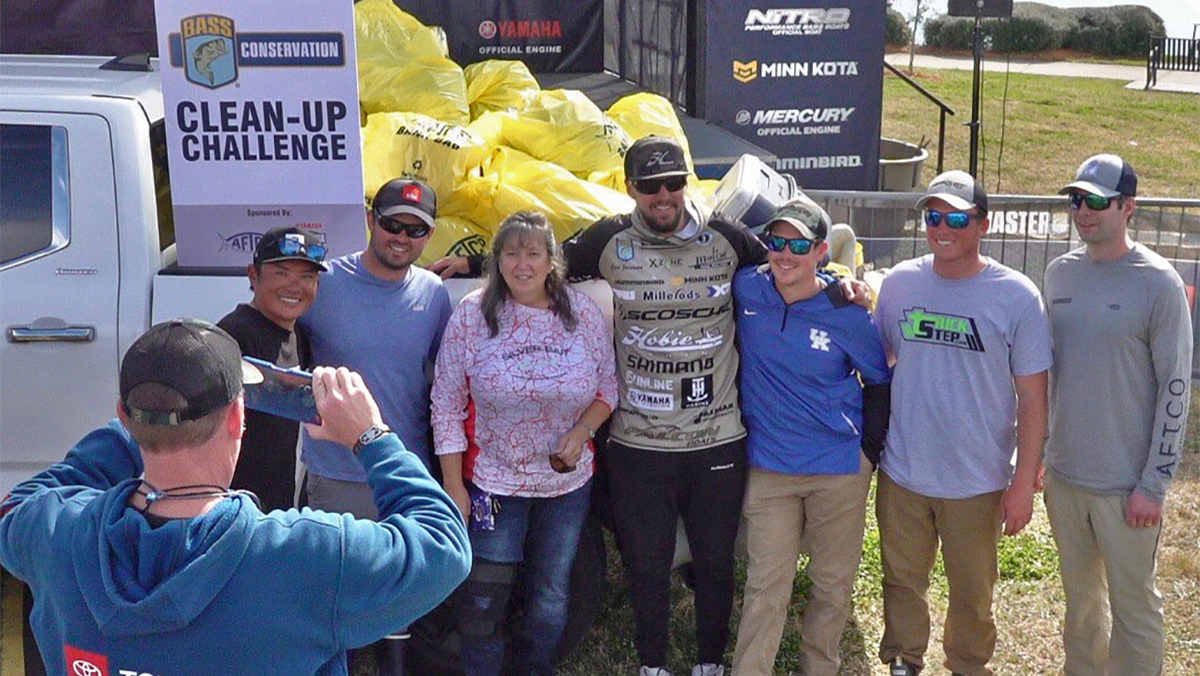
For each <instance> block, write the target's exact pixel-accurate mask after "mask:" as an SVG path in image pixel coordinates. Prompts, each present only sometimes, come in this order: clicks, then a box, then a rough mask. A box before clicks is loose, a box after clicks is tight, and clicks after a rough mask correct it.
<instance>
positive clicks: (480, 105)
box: [463, 59, 542, 120]
mask: <svg viewBox="0 0 1200 676" xmlns="http://www.w3.org/2000/svg"><path fill="white" fill-rule="evenodd" d="M463 75H464V76H465V77H466V78H467V103H468V104H469V105H470V106H471V119H472V120H475V119H478V118H479V116H480V115H482V114H484V113H486V112H488V111H492V110H508V109H509V108H511V109H513V110H518V111H519V110H524V108H525V106H527V105H529V102H530V101H532V100H533V99H534V97H536V96H537V93H538V92H539V91H541V90H542V87H541V85H539V84H538V82H537V80H536V79H534V77H533V74H532V73H530V72H529V67H528V66H526V65H525V64H524V63H522V62H520V61H503V60H500V59H489V60H487V61H480V62H479V63H473V64H471V65H469V66H467V67H466V68H464V69H463Z"/></svg>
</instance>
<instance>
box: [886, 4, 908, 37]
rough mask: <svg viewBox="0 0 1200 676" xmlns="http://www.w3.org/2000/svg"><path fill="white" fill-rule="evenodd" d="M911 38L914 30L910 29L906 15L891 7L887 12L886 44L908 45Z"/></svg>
mask: <svg viewBox="0 0 1200 676" xmlns="http://www.w3.org/2000/svg"><path fill="white" fill-rule="evenodd" d="M911 40H912V31H910V30H909V29H908V22H906V21H905V20H904V16H902V15H901V14H900V12H897V11H896V10H894V9H892V8H890V7H889V8H888V12H887V32H886V35H885V38H884V41H885V44H889V45H895V46H897V47H906V46H908V43H909V42H910V41H911Z"/></svg>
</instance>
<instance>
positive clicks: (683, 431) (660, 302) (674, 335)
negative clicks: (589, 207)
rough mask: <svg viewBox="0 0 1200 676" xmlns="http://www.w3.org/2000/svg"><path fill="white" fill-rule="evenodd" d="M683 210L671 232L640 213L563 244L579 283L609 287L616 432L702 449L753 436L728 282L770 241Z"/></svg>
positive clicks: (653, 446) (635, 443) (652, 443)
mask: <svg viewBox="0 0 1200 676" xmlns="http://www.w3.org/2000/svg"><path fill="white" fill-rule="evenodd" d="M686 212H687V214H686V216H685V217H686V218H688V219H689V220H690V223H689V225H688V226H685V227H684V228H683V229H682V230H681V231H680V232H679V233H676V234H674V235H668V236H663V235H660V234H657V233H655V232H654V231H653V230H650V229H649V228H648V227H646V225H645V224H644V223H642V222H641V218H640V216H638V215H637V214H636V213H635V214H627V215H623V216H618V217H614V218H608V219H604V220H602V221H600V222H598V223H596V224H595V225H593V226H591V227H590V228H588V229H587V230H585V231H584V232H582V233H580V234H579V235H577V236H575V237H574V238H572V239H571V240H570V241H568V242H566V243H565V244H564V245H563V250H564V253H565V254H566V257H567V267H568V271H569V276H570V277H571V279H572V280H573V281H579V280H584V279H595V278H603V279H604V280H606V281H607V282H608V283H609V285H610V286H611V287H612V290H613V319H614V323H615V328H614V334H613V337H614V343H615V348H616V356H617V379H618V381H619V386H620V405H619V407H618V408H617V410H616V411H615V412H614V414H613V418H612V424H611V428H610V431H609V434H610V435H611V436H612V438H614V439H616V440H617V441H619V442H621V443H622V444H625V445H627V446H632V447H635V448H643V449H650V450H660V451H686V450H696V449H702V448H709V447H712V446H717V445H719V444H723V443H727V442H730V441H734V440H736V439H741V438H743V437H744V436H746V430H745V428H744V427H743V426H742V421H741V414H740V411H739V410H738V405H737V402H738V393H737V369H738V355H737V351H736V348H735V346H734V340H733V336H734V307H733V295H732V293H731V292H730V289H731V285H732V282H733V275H734V273H735V272H736V271H737V269H738V268H740V267H743V266H746V265H751V264H756V263H759V262H762V261H763V260H764V259H765V257H766V249H765V248H764V247H763V245H762V244H761V243H760V242H759V241H758V240H757V239H756V238H755V237H754V235H752V234H751V233H750V232H749V231H747V230H746V229H745V228H741V227H739V226H736V225H732V224H730V223H727V222H725V221H721V220H717V219H711V220H710V219H709V217H708V215H707V214H705V213H703V212H702V211H701V210H700V209H699V208H698V207H697V205H695V204H694V203H692V202H690V201H688V202H687V208H686Z"/></svg>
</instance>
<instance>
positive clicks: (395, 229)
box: [375, 212, 433, 239]
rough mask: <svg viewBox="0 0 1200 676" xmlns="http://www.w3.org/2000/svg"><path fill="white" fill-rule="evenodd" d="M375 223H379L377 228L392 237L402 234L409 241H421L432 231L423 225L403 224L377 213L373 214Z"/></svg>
mask: <svg viewBox="0 0 1200 676" xmlns="http://www.w3.org/2000/svg"><path fill="white" fill-rule="evenodd" d="M375 221H376V222H377V223H379V227H381V228H383V229H384V230H386V231H388V232H390V233H392V234H393V235H399V234H400V233H401V232H403V233H404V234H406V235H408V237H409V239H421V238H422V237H424V236H426V235H428V234H429V231H430V230H432V229H433V228H430V227H429V226H428V225H426V224H425V223H405V222H404V221H401V220H398V219H395V218H392V217H391V216H381V215H379V213H378V212H377V213H376V214H375Z"/></svg>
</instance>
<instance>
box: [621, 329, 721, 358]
mask: <svg viewBox="0 0 1200 676" xmlns="http://www.w3.org/2000/svg"><path fill="white" fill-rule="evenodd" d="M724 340H725V339H724V336H722V335H721V334H720V333H713V332H712V331H710V330H708V329H705V330H704V331H702V332H701V333H700V335H692V334H689V333H685V332H683V331H679V330H676V329H666V330H663V329H660V328H658V327H655V328H652V329H648V328H646V327H644V326H637V325H632V326H630V327H629V329H628V331H627V332H626V333H625V335H624V336H623V337H622V338H621V344H622V345H625V346H627V347H636V348H638V349H641V350H644V351H646V352H691V351H694V350H711V349H713V348H717V347H720V346H721V343H723V342H724Z"/></svg>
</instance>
